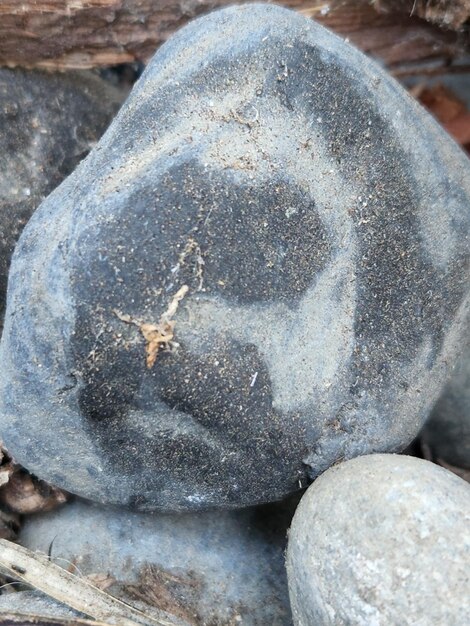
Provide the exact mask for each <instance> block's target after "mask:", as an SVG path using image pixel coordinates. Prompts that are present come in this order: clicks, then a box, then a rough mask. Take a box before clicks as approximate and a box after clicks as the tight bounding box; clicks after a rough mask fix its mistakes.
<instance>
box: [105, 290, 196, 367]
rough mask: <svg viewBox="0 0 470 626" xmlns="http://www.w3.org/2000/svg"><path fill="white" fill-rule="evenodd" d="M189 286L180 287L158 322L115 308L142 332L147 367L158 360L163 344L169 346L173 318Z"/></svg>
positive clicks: (128, 322)
mask: <svg viewBox="0 0 470 626" xmlns="http://www.w3.org/2000/svg"><path fill="white" fill-rule="evenodd" d="M188 291H189V287H188V286H187V285H183V286H182V287H180V289H178V291H177V292H176V293H175V295H174V296H173V298H172V299H171V301H170V304H169V305H168V308H167V310H166V311H165V312H164V313H163V314H162V316H161V317H160V320H159V322H158V323H157V324H151V323H149V322H141V321H139V320H136V319H134V318H133V317H131V316H130V315H127V314H125V313H121V312H120V311H116V310H114V314H115V315H116V317H118V318H119V319H120V320H121V322H125V323H126V324H133V325H134V326H137V328H138V329H139V330H140V332H141V333H142V336H143V337H144V339H145V341H146V346H145V352H146V354H147V358H146V363H147V367H148V368H149V369H151V368H152V367H153V366H154V364H155V361H156V360H157V356H158V352H159V350H160V348H161V347H162V346H167V345H168V344H169V343H170V341H171V340H172V339H173V337H174V329H175V323H176V322H175V320H174V319H172V318H173V317H174V316H175V315H176V312H177V310H178V307H179V303H180V302H181V300H182V299H183V298H184V297H185V295H186V294H187V293H188Z"/></svg>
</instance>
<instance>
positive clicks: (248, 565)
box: [19, 501, 296, 626]
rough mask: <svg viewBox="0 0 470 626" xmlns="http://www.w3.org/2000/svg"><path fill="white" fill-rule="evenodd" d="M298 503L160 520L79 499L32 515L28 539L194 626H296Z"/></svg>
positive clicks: (25, 533) (27, 542)
mask: <svg viewBox="0 0 470 626" xmlns="http://www.w3.org/2000/svg"><path fill="white" fill-rule="evenodd" d="M295 504H296V503H290V502H288V503H283V504H282V505H268V506H265V507H262V508H257V509H245V510H242V511H221V512H218V513H217V514H215V513H214V512H201V513H191V514H173V515H170V514H155V515H151V514H144V513H133V512H129V511H128V510H126V509H120V510H118V509H112V508H102V507H98V506H96V505H92V504H89V503H87V502H82V501H76V502H74V503H72V504H69V505H65V506H64V507H62V508H60V509H57V510H56V511H55V512H53V513H49V514H43V515H37V516H31V517H27V518H26V519H25V525H24V528H23V530H22V533H21V535H20V539H19V541H20V543H21V544H22V545H24V546H26V547H27V548H30V549H31V550H35V551H36V550H39V551H40V552H44V553H48V552H49V546H50V545H51V544H52V548H51V553H52V559H53V560H54V561H55V562H56V563H57V564H58V565H60V566H62V567H65V568H66V569H67V568H69V567H70V563H74V564H76V567H77V569H78V571H79V572H80V573H81V574H83V575H89V574H104V575H105V576H106V575H108V574H109V575H110V576H112V577H114V578H115V579H117V580H118V581H119V582H120V585H119V586H118V587H117V588H111V591H112V592H115V593H118V595H119V597H123V595H122V594H123V593H124V594H125V590H126V588H127V594H128V596H129V601H132V602H133V601H135V600H136V599H141V600H144V599H145V598H147V600H149V601H153V603H155V606H156V607H157V608H160V609H162V610H164V611H167V612H168V613H170V614H174V615H176V616H177V617H179V618H181V619H183V620H186V621H187V622H188V623H190V624H197V625H199V624H201V625H203V624H204V625H208V624H214V626H215V625H225V624H227V626H228V625H233V624H238V623H240V624H244V625H247V626H255V625H257V626H258V625H259V626H265V625H266V624H272V625H273V626H289V625H290V624H292V619H291V615H290V608H289V598H288V589H287V579H286V573H285V566H284V549H285V546H286V533H287V527H288V525H289V524H290V521H291V518H292V514H293V512H294V508H295ZM149 567H150V568H151V569H149ZM139 578H140V582H139ZM126 585H127V587H126ZM129 586H131V587H129ZM132 591H133V593H132ZM129 594H130V595H129ZM125 597H127V596H125Z"/></svg>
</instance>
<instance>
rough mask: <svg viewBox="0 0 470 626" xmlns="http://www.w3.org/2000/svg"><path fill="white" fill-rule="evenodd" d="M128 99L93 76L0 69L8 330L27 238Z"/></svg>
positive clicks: (2, 270)
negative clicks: (19, 254)
mask: <svg viewBox="0 0 470 626" xmlns="http://www.w3.org/2000/svg"><path fill="white" fill-rule="evenodd" d="M122 99H123V96H122V95H121V93H120V92H119V91H118V90H116V89H114V88H113V87H110V86H109V85H108V83H106V82H105V81H103V80H101V79H100V78H99V77H98V76H96V75H94V74H92V73H91V72H70V73H68V74H50V73H46V72H38V71H34V72H32V71H31V72H28V71H23V70H10V69H4V68H3V69H2V68H0V145H1V147H2V149H1V151H0V330H1V326H2V322H3V313H4V307H5V296H6V289H7V278H8V268H9V265H10V259H11V255H12V253H13V248H14V246H15V243H16V241H17V239H18V237H19V235H20V232H21V231H22V229H23V227H24V225H25V224H26V222H27V221H28V219H29V218H30V216H31V214H32V213H33V211H34V209H35V208H36V207H37V206H38V205H39V204H40V203H41V202H42V201H43V200H44V198H45V197H46V196H47V195H48V194H49V193H50V192H51V191H52V190H53V189H54V188H55V187H57V185H58V184H59V183H61V182H62V181H63V180H64V178H65V177H66V176H68V175H69V174H70V172H72V171H73V169H74V167H75V166H76V165H77V163H79V161H81V160H82V159H83V158H84V157H85V156H86V155H87V154H88V152H89V151H90V149H91V148H92V147H93V146H94V145H95V143H96V142H97V141H98V139H99V138H100V137H101V135H102V134H103V133H104V131H105V130H106V128H107V126H108V125H109V122H110V121H111V119H112V117H113V116H114V114H115V113H116V112H117V110H118V108H119V104H120V102H121V100H122Z"/></svg>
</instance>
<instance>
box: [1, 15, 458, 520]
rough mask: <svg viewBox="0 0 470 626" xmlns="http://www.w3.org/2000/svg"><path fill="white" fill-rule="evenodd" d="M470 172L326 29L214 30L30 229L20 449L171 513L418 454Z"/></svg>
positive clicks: (11, 317)
mask: <svg viewBox="0 0 470 626" xmlns="http://www.w3.org/2000/svg"><path fill="white" fill-rule="evenodd" d="M469 185H470V183H469V165H468V162H467V159H466V157H465V155H463V153H461V152H460V150H459V149H458V147H457V146H456V145H455V144H454V143H453V142H452V141H451V140H450V139H449V138H448V137H447V136H446V135H445V134H444V132H443V131H442V130H441V129H440V127H439V126H438V125H437V124H436V123H435V122H434V121H433V120H432V119H431V118H430V117H429V116H428V115H427V114H426V113H425V112H424V111H423V110H422V109H421V108H420V107H419V106H418V105H417V104H416V103H415V102H414V101H412V100H411V98H409V96H408V95H407V94H406V93H405V92H404V91H403V90H402V88H401V87H400V86H399V85H398V84H397V83H395V82H394V81H393V80H392V79H391V78H390V77H388V76H387V75H386V74H385V73H384V72H383V71H382V70H381V69H380V68H378V67H376V66H375V65H374V64H373V63H372V62H371V61H369V60H368V59H367V58H365V57H364V56H363V55H361V54H360V53H359V52H357V51H356V50H354V49H353V48H351V47H350V46H348V45H346V44H345V43H344V42H342V41H341V40H340V39H338V38H337V37H335V36H334V35H332V34H331V33H329V32H328V31H325V30H324V29H323V28H321V27H319V26H318V25H316V24H315V23H313V22H311V21H309V20H306V19H305V18H303V17H301V16H298V15H296V14H295V13H292V12H289V11H286V10H284V9H280V8H278V7H272V6H264V5H255V6H246V7H235V8H231V9H227V10H223V11H220V12H216V13H213V14H211V15H210V16H207V17H205V18H202V19H200V20H196V21H195V22H194V23H193V24H191V25H189V26H188V27H186V28H184V29H183V30H182V31H181V32H180V33H178V34H177V35H176V36H174V37H173V38H172V39H171V40H170V41H169V42H168V43H167V44H165V45H164V46H163V47H162V48H161V49H160V50H159V51H158V53H157V54H156V56H155V58H154V60H153V61H152V62H151V63H150V64H149V66H148V68H147V69H146V71H145V73H144V75H143V76H142V78H141V80H140V81H139V82H138V83H137V84H136V86H135V88H134V90H133V92H132V94H131V96H130V98H129V100H128V101H127V103H126V105H125V106H124V107H123V109H122V110H121V112H120V114H119V115H118V117H117V118H116V120H115V122H114V123H113V124H112V126H111V127H110V129H109V131H108V132H107V133H106V135H105V136H104V137H103V139H102V140H101V141H100V143H99V145H98V146H97V147H96V148H95V150H93V152H92V153H91V154H90V156H89V157H88V158H87V159H86V160H85V161H84V163H83V164H81V165H80V167H79V168H78V169H77V171H76V172H74V174H73V175H72V176H70V177H69V178H68V179H67V180H66V181H65V182H64V183H63V184H62V185H61V186H60V187H59V188H58V189H57V190H56V191H55V192H54V193H52V194H51V195H50V197H49V198H48V199H47V200H46V201H45V202H44V203H43V204H42V206H41V208H40V210H39V212H38V213H37V214H36V215H35V216H34V217H33V219H32V221H31V222H30V224H29V226H28V228H27V230H26V231H25V233H24V235H23V237H22V238H21V241H20V244H19V246H18V249H17V252H16V254H15V262H14V265H13V267H12V278H11V283H10V303H9V310H8V316H7V326H6V333H5V336H4V339H3V342H2V348H1V357H2V359H3V364H4V365H3V369H2V373H1V377H0V385H1V390H2V399H1V406H0V413H1V421H2V424H1V426H2V432H3V434H4V437H5V440H6V443H7V444H8V446H9V448H10V449H11V450H12V452H13V453H14V454H15V456H16V457H17V458H18V460H19V461H21V462H23V463H24V464H25V465H26V466H27V467H29V468H30V469H32V470H34V471H35V472H37V473H39V474H40V475H41V477H43V478H46V479H48V480H49V481H50V482H53V483H54V482H55V483H58V484H60V485H61V486H64V487H66V488H67V489H68V490H70V491H72V492H76V493H79V494H81V495H85V496H88V497H91V498H95V499H98V500H101V501H106V502H121V503H129V504H131V505H132V506H136V507H139V508H142V509H149V510H150V509H172V510H180V509H186V508H204V507H211V506H224V507H233V506H240V505H247V504H254V503H257V502H265V501H268V500H274V499H280V498H282V497H283V496H285V495H286V494H288V493H290V492H292V491H294V490H296V489H298V488H299V487H301V486H305V484H306V482H307V481H308V480H309V479H311V478H313V477H315V476H316V475H318V473H319V472H321V471H323V470H324V469H326V468H327V467H329V466H330V465H331V464H332V463H335V462H337V461H338V460H340V459H342V458H349V457H352V456H356V455H358V454H364V453H367V452H372V451H382V450H400V449H402V448H403V447H404V446H405V445H406V444H407V443H409V441H411V439H413V437H414V436H415V435H416V433H417V432H418V430H419V428H420V426H421V425H422V423H423V421H424V419H425V417H426V416H427V414H428V412H429V410H430V408H431V407H432V405H433V403H434V402H435V400H436V398H437V396H438V394H439V392H440V390H441V388H442V386H443V382H444V380H445V377H446V375H447V370H448V364H449V363H452V362H453V360H454V359H455V355H456V352H457V346H458V344H459V342H460V340H461V337H462V335H463V324H464V319H465V316H466V314H467V308H468V302H467V300H468V280H469V271H468V260H469V251H468V243H467V237H468V232H469V226H470V214H469V211H468V207H469V204H470V187H469ZM51 224H53V228H52V227H51V226H50V225H51ZM46 225H47V229H48V230H47V237H44V230H45V228H46ZM26 303H27V304H26ZM170 322H171V323H170ZM168 333H169V334H168ZM163 336H166V337H167V338H168V342H167V344H164V343H163V340H162V342H161V343H158V341H157V343H155V341H156V339H155V338H156V337H157V338H161V337H163ZM152 338H153V340H154V343H152ZM49 427H51V428H52V429H53V432H54V433H55V436H54V437H51V436H50V432H49ZM46 431H47V436H46ZM46 459H47V462H45V461H46Z"/></svg>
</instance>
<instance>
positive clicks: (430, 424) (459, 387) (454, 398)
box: [420, 348, 470, 469]
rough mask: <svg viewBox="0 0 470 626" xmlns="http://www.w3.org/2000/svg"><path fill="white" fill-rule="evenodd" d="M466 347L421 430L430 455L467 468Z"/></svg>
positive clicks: (469, 373) (469, 365) (469, 372)
mask: <svg viewBox="0 0 470 626" xmlns="http://www.w3.org/2000/svg"><path fill="white" fill-rule="evenodd" d="M469 357H470V350H469V349H468V348H467V350H466V352H465V353H464V355H463V358H461V359H460V361H459V363H458V365H457V366H456V368H455V372H454V374H453V375H452V378H451V380H450V382H449V383H448V385H447V386H446V387H445V389H444V392H443V394H442V396H441V397H440V398H439V400H438V402H437V404H436V406H435V407H434V409H433V412H432V413H431V417H430V418H429V420H428V421H427V422H426V424H425V425H424V428H423V430H422V432H421V436H420V438H421V441H423V442H424V443H425V444H427V445H428V446H429V447H430V449H431V453H432V456H433V458H437V459H442V460H443V461H445V462H447V463H450V464H451V465H455V466H457V467H461V468H464V469H470V358H469Z"/></svg>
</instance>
